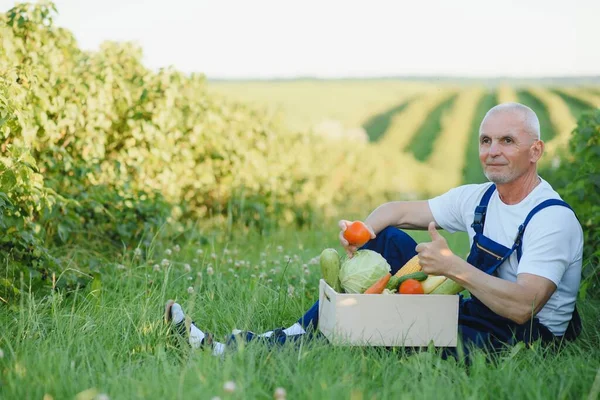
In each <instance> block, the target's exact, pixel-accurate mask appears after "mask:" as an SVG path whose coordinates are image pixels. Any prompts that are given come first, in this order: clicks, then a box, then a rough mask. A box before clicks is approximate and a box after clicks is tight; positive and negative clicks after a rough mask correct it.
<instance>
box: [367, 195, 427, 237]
mask: <svg viewBox="0 0 600 400" xmlns="http://www.w3.org/2000/svg"><path fill="white" fill-rule="evenodd" d="M430 221H433V214H432V213H431V209H430V208H429V202H428V201H427V200H423V201H392V202H389V203H385V204H382V205H381V206H379V207H377V208H376V209H375V210H374V211H373V212H372V213H371V214H370V215H369V216H368V217H367V219H366V220H365V223H366V224H367V225H369V226H370V227H371V228H373V231H374V232H375V234H377V233H379V232H381V231H382V230H383V229H385V228H386V227H388V226H395V227H398V228H400V229H427V226H428V225H429V222H430Z"/></svg>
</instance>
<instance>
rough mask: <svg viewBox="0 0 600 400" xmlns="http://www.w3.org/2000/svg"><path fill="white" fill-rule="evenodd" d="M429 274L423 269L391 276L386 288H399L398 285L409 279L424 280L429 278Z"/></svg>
mask: <svg viewBox="0 0 600 400" xmlns="http://www.w3.org/2000/svg"><path fill="white" fill-rule="evenodd" d="M427 276H428V275H427V274H426V273H425V272H423V271H418V272H413V273H412V274H408V275H403V276H398V275H394V276H392V277H391V278H390V280H389V282H388V284H387V285H386V288H387V289H389V290H394V289H398V287H399V286H400V285H401V284H402V282H404V281H405V280H407V279H416V280H417V281H419V282H420V281H424V280H425V279H427Z"/></svg>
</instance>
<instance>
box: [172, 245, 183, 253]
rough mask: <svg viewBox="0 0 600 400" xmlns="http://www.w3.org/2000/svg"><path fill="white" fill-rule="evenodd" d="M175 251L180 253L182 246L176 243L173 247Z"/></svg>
mask: <svg viewBox="0 0 600 400" xmlns="http://www.w3.org/2000/svg"><path fill="white" fill-rule="evenodd" d="M173 251H175V253H179V252H180V251H181V247H179V245H178V244H176V245H175V246H174V247H173Z"/></svg>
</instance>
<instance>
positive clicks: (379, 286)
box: [365, 272, 392, 294]
mask: <svg viewBox="0 0 600 400" xmlns="http://www.w3.org/2000/svg"><path fill="white" fill-rule="evenodd" d="M391 277H392V274H390V273H389V272H388V273H387V274H385V275H384V276H382V277H381V278H380V279H379V280H378V281H377V282H375V283H374V284H372V285H371V286H370V287H369V288H368V289H367V290H365V294H382V293H383V290H384V289H385V285H387V283H388V282H389V281H390V278H391Z"/></svg>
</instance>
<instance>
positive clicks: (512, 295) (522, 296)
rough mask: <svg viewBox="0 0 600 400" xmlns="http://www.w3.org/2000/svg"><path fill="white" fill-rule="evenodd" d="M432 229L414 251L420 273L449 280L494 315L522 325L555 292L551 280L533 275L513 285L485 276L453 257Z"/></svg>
mask: <svg viewBox="0 0 600 400" xmlns="http://www.w3.org/2000/svg"><path fill="white" fill-rule="evenodd" d="M434 225H435V224H434V223H433V222H431V223H430V225H429V234H430V236H431V242H428V243H419V244H418V245H417V248H416V250H417V252H418V253H419V263H420V264H421V266H422V267H423V272H425V273H427V274H432V275H444V276H446V277H448V278H450V279H452V280H453V281H455V282H456V283H458V284H460V285H461V286H463V287H464V288H465V289H467V290H468V291H469V292H471V293H472V294H473V295H474V296H476V297H477V298H478V299H479V300H481V302H482V303H483V304H485V305H486V306H488V307H489V308H490V309H491V310H492V311H494V312H495V313H496V314H498V315H501V316H503V317H506V318H509V319H510V320H512V321H514V322H516V323H518V324H523V323H525V322H527V321H529V320H530V319H531V318H532V317H533V316H534V315H535V314H537V313H538V312H539V311H540V310H541V309H542V307H544V305H545V304H546V302H547V301H548V299H549V298H550V296H552V293H554V291H555V290H556V285H555V284H554V282H552V281H551V280H550V279H547V278H543V277H541V276H538V275H534V274H528V273H520V274H518V275H517V281H516V282H511V281H508V280H504V279H501V278H498V277H495V276H492V275H488V274H486V273H485V272H483V271H481V270H480V269H478V268H476V267H474V266H473V265H471V264H469V263H468V262H466V261H465V260H463V259H462V258H460V257H459V256H457V255H456V254H454V253H453V252H452V251H451V250H450V248H448V243H447V242H446V239H444V237H442V236H441V235H440V234H439V233H438V232H437V231H436V230H435V227H434Z"/></svg>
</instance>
